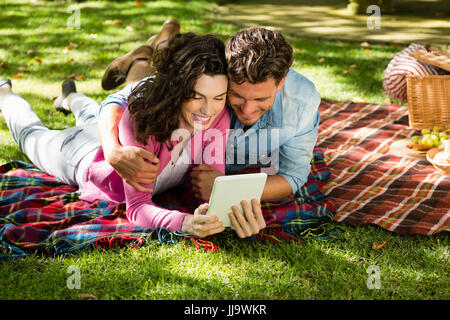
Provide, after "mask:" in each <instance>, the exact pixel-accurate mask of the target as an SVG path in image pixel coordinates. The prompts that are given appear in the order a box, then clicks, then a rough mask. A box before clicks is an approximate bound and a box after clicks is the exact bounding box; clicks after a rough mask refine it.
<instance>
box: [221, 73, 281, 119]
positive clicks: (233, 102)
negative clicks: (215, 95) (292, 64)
mask: <svg viewBox="0 0 450 320" xmlns="http://www.w3.org/2000/svg"><path fill="white" fill-rule="evenodd" d="M285 79H286V78H283V79H282V80H281V81H280V83H278V84H277V83H276V81H275V79H273V78H269V79H268V80H266V81H264V82H260V83H257V84H251V83H248V82H244V83H242V84H237V83H235V82H233V81H231V80H230V83H229V89H228V102H229V104H230V106H231V108H233V110H234V113H235V114H236V117H237V119H238V120H239V122H240V123H242V124H243V125H244V126H251V125H253V124H255V123H256V122H257V121H258V120H259V118H261V117H262V115H263V114H264V113H266V112H267V111H269V110H270V108H272V106H273V102H274V101H275V96H276V94H277V92H278V91H280V90H281V89H282V88H283V85H284V80H285Z"/></svg>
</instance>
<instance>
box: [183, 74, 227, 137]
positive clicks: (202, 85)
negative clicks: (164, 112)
mask: <svg viewBox="0 0 450 320" xmlns="http://www.w3.org/2000/svg"><path fill="white" fill-rule="evenodd" d="M227 89H228V78H227V76H226V75H222V74H221V75H214V76H209V75H206V74H203V75H202V76H200V78H198V79H197V82H196V84H195V88H194V90H195V94H194V97H193V98H191V99H189V100H187V101H185V102H184V103H183V104H182V106H181V119H180V127H182V128H185V129H188V130H193V129H194V128H195V129H197V130H206V129H208V128H209V127H210V126H211V123H212V122H213V121H214V119H215V118H216V117H217V116H218V115H219V113H220V112H222V110H223V108H224V107H225V101H226V95H227Z"/></svg>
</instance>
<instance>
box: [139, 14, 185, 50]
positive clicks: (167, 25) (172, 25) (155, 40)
mask: <svg viewBox="0 0 450 320" xmlns="http://www.w3.org/2000/svg"><path fill="white" fill-rule="evenodd" d="M180 28H181V25H180V23H179V22H178V20H176V19H172V18H169V19H167V20H166V21H165V22H164V23H163V25H162V28H161V31H160V32H159V33H158V34H155V35H154V36H152V37H150V38H149V39H148V40H147V45H148V46H150V47H152V48H153V49H155V50H156V49H158V48H159V47H160V45H162V44H163V43H165V42H166V41H167V39H168V38H170V37H171V36H172V35H174V34H176V33H179V32H180Z"/></svg>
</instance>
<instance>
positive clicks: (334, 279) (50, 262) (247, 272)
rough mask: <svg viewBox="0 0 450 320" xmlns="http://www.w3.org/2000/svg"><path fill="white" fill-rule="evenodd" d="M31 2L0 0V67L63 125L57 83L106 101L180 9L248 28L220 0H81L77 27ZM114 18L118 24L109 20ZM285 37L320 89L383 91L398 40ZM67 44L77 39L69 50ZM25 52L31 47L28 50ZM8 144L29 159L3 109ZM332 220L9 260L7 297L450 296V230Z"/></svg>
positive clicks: (53, 5) (226, 29) (4, 153)
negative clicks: (74, 285)
mask: <svg viewBox="0 0 450 320" xmlns="http://www.w3.org/2000/svg"><path fill="white" fill-rule="evenodd" d="M28 3H32V2H31V1H7V2H6V3H4V2H2V4H0V10H1V13H0V16H1V19H0V38H1V39H2V41H1V42H0V63H1V62H5V63H6V65H5V64H0V77H2V78H3V77H10V78H12V77H13V76H14V75H16V74H19V73H23V77H22V78H20V79H17V80H14V81H13V85H14V90H15V91H16V92H17V93H19V94H21V95H22V96H23V97H24V98H25V99H27V100H28V101H29V102H30V103H31V105H32V106H33V108H34V109H35V110H36V112H37V114H38V115H39V116H40V117H41V118H42V120H43V122H44V123H45V124H46V125H47V126H49V127H51V128H55V129H62V128H66V127H68V126H71V125H74V124H75V119H74V118H73V116H72V115H70V116H68V117H65V116H63V115H62V114H60V113H57V112H55V111H54V110H53V109H52V101H51V98H52V97H54V96H56V95H58V92H59V90H60V89H59V85H60V83H61V81H62V80H63V79H65V78H66V77H67V76H68V75H70V74H75V75H76V76H80V75H82V76H83V77H82V79H81V80H80V81H77V86H78V89H79V91H82V92H85V93H86V94H88V95H90V96H92V97H93V98H94V99H95V100H96V101H98V102H101V101H102V99H104V98H105V97H106V96H107V95H108V93H109V92H105V91H103V90H102V89H101V86H100V79H101V77H102V74H103V71H104V69H105V67H106V66H107V65H108V64H109V62H110V61H111V60H112V59H113V58H115V57H116V56H118V55H120V54H123V53H125V52H127V51H128V50H130V49H133V48H135V47H136V46H138V45H140V44H141V43H143V42H144V41H145V40H146V39H147V38H148V37H149V36H150V35H151V34H153V33H155V32H157V31H158V29H159V27H160V25H161V23H162V22H163V21H164V20H165V19H166V18H167V17H169V16H171V17H174V18H177V19H179V20H180V22H181V24H182V31H183V32H186V31H194V32H198V33H208V32H212V33H215V34H217V35H219V36H220V37H221V38H222V39H226V37H227V36H228V35H230V34H232V33H234V32H236V31H237V30H239V28H240V26H239V25H235V24H229V23H225V22H220V19H219V18H220V17H219V16H218V15H217V14H216V12H217V11H216V6H215V4H213V3H211V2H208V1H189V2H187V1H181V0H180V1H151V2H146V3H145V5H143V6H136V2H135V1H121V2H107V1H96V2H82V3H79V4H77V5H79V6H80V8H81V11H80V13H81V28H80V29H71V28H68V27H67V25H66V23H67V19H68V17H69V16H70V14H69V13H67V8H68V6H69V5H70V4H74V3H70V2H69V3H61V2H60V1H52V2H43V1H36V2H33V3H32V5H29V4H28ZM187 3H188V4H189V5H186V4H187ZM114 19H118V20H121V21H122V24H108V23H105V21H107V20H114ZM211 22H213V23H211ZM127 26H131V27H132V28H133V31H129V30H127V29H126V27H127ZM94 35H96V36H94ZM287 38H288V41H289V42H290V43H291V44H292V45H293V47H294V50H295V64H294V68H295V69H296V70H298V71H300V72H301V73H303V74H305V75H306V76H307V77H309V78H310V79H311V80H313V81H314V83H315V84H316V86H317V88H318V90H319V92H320V93H321V95H322V97H323V98H326V99H332V100H337V101H343V100H347V99H348V100H353V99H354V98H355V97H356V98H358V99H361V100H367V101H370V102H375V103H383V102H384V101H385V100H386V98H387V96H386V95H385V94H384V93H383V92H382V90H381V80H382V78H383V70H384V68H385V66H386V65H387V63H388V62H389V60H390V59H391V57H392V56H393V55H394V54H395V52H397V51H398V50H399V48H397V47H392V46H389V45H382V44H377V45H372V46H371V47H370V52H368V53H367V52H364V49H365V48H363V47H360V46H359V44H355V43H345V42H333V41H316V40H308V39H304V38H299V37H298V38H296V37H292V36H288V37H287ZM70 42H72V43H76V44H77V45H78V46H77V47H76V48H72V49H71V50H68V52H67V53H64V48H65V47H66V46H68V45H70ZM28 50H34V53H33V54H32V55H28V54H27V52H28ZM33 57H39V58H41V59H42V64H41V63H39V62H37V61H35V60H33V59H32V58H33ZM322 58H323V60H322ZM72 59H73V60H72ZM353 64H355V65H356V67H354V68H350V66H351V65H353ZM20 67H25V68H26V69H27V70H26V71H25V72H23V71H19V70H18V68H20ZM343 70H349V72H348V73H347V74H343V72H342V71H343ZM0 150H1V152H0V163H6V162H8V161H9V160H11V159H22V160H26V157H25V156H23V155H22V154H21V152H20V151H19V150H18V148H17V146H16V145H15V144H14V143H13V141H12V139H11V138H10V135H9V132H8V129H7V127H6V124H5V122H4V120H3V119H2V118H1V117H0ZM336 227H339V228H340V229H341V232H339V233H337V234H336V235H335V236H334V237H333V238H330V239H328V240H326V241H323V240H318V239H317V240H309V241H307V242H305V243H289V242H286V243H282V244H273V243H265V244H257V243H252V242H248V241H242V240H239V239H237V238H235V237H234V236H233V235H231V234H223V235H219V236H217V237H216V238H214V241H215V242H217V243H218V244H219V250H218V251H217V252H215V253H210V252H203V251H196V250H192V249H191V250H187V249H185V247H184V246H183V244H175V245H170V246H169V245H161V244H159V243H146V244H145V245H144V246H143V247H141V248H139V249H130V248H128V247H116V248H114V249H109V250H104V249H101V248H97V247H89V248H86V249H82V250H79V251H76V252H74V253H72V254H70V255H67V256H65V257H49V256H42V255H38V254H33V255H30V256H27V257H24V258H18V259H3V260H0V288H1V290H0V299H82V298H83V296H82V295H80V294H91V295H92V297H95V298H98V299H449V298H450V291H449V287H450V286H449V285H450V279H449V274H450V272H449V271H450V270H449V252H448V244H449V237H448V233H443V234H438V235H435V236H432V237H424V236H401V235H397V234H393V233H390V232H387V231H385V230H383V229H381V228H379V227H375V226H365V227H351V226H348V225H342V224H336ZM382 241H385V242H386V245H385V246H384V247H383V248H381V249H379V250H375V249H372V243H373V242H382ZM71 265H75V266H78V267H79V268H80V271H81V288H80V289H79V290H77V289H73V290H70V289H68V287H67V279H68V278H69V277H70V275H71V274H69V273H67V268H68V267H69V266H71ZM371 265H376V266H378V267H379V269H380V271H381V274H380V283H381V288H380V289H379V290H376V289H374V290H370V289H368V287H367V283H366V282H367V279H368V277H369V274H368V273H367V269H368V267H369V266H371Z"/></svg>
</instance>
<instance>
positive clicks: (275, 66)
mask: <svg viewBox="0 0 450 320" xmlns="http://www.w3.org/2000/svg"><path fill="white" fill-rule="evenodd" d="M225 55H226V58H227V62H228V76H229V77H230V80H232V81H233V82H236V83H237V84H241V83H244V82H249V83H252V84H255V83H260V82H264V81H266V80H268V79H269V78H274V79H275V81H276V83H277V84H278V83H279V82H280V81H281V80H282V79H283V77H284V76H285V75H286V74H287V72H288V71H289V68H290V66H291V65H292V61H293V59H294V57H293V53H292V47H291V46H290V45H289V44H288V43H287V42H286V40H285V39H284V38H283V36H282V35H281V33H279V32H276V31H271V30H268V29H265V28H247V29H243V30H241V31H239V32H238V33H236V34H235V35H233V36H231V37H230V38H228V40H227V43H226V45H225Z"/></svg>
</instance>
